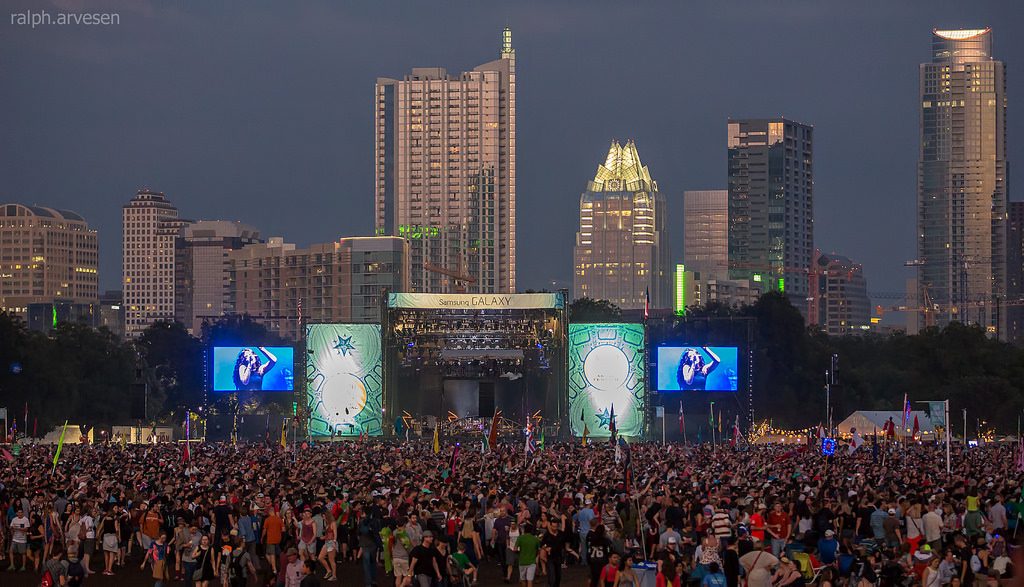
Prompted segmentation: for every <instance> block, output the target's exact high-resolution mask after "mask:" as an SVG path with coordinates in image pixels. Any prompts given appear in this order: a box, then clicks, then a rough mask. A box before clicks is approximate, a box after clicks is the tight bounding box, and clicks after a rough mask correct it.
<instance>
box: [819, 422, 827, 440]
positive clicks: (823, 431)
mask: <svg viewBox="0 0 1024 587" xmlns="http://www.w3.org/2000/svg"><path fill="white" fill-rule="evenodd" d="M822 438H825V427H824V426H822V425H821V422H818V440H821V439H822Z"/></svg>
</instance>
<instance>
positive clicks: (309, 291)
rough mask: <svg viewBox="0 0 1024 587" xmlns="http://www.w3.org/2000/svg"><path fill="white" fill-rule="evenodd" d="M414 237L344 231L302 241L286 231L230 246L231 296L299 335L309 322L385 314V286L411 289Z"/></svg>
mask: <svg viewBox="0 0 1024 587" xmlns="http://www.w3.org/2000/svg"><path fill="white" fill-rule="evenodd" d="M409 248H410V247H409V243H408V241H406V240H405V239H402V238H398V237H355V238H344V239H341V240H339V241H336V242H333V243H325V244H316V245H313V246H311V247H310V248H308V249H296V248H295V245H294V244H289V243H285V242H284V240H283V239H281V238H280V237H272V238H270V239H269V240H268V241H267V242H265V243H260V244H252V245H248V246H246V247H243V248H241V249H236V250H232V251H229V252H228V255H227V260H228V277H229V279H228V300H229V301H228V303H229V304H230V306H231V308H233V310H234V313H236V314H243V315H249V316H251V317H252V318H253V319H255V320H257V321H258V322H261V323H262V324H264V325H265V326H266V327H267V328H268V329H269V330H272V331H275V332H278V333H280V334H281V336H283V337H285V338H288V339H290V340H293V341H297V340H300V339H301V337H302V336H303V333H302V325H303V323H317V322H322V323H327V322H365V323H373V322H379V321H380V317H381V316H380V308H381V303H382V300H381V297H380V295H381V291H382V288H385V287H387V288H389V289H390V290H391V291H395V292H401V291H409V287H410V271H409V269H410V267H409V258H410V253H409Z"/></svg>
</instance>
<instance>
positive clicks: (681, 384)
mask: <svg viewBox="0 0 1024 587" xmlns="http://www.w3.org/2000/svg"><path fill="white" fill-rule="evenodd" d="M738 360H739V352H738V349H737V348H736V347H710V346H703V347H698V346H663V347H658V391H736V390H737V389H738V388H739V376H738V375H737V373H738V372H739V371H738V368H737V364H738Z"/></svg>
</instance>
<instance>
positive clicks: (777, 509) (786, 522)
mask: <svg viewBox="0 0 1024 587" xmlns="http://www.w3.org/2000/svg"><path fill="white" fill-rule="evenodd" d="M792 525H793V520H792V518H790V517H789V514H787V513H786V512H785V510H783V509H782V504H781V503H779V502H775V506H774V507H772V511H771V513H769V514H768V525H767V526H766V529H767V530H768V534H769V535H771V537H772V554H774V555H775V556H776V558H778V557H780V556H782V552H783V551H784V550H786V542H787V541H788V540H789V530H790V528H791V527H792Z"/></svg>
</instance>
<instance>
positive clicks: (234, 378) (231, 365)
mask: <svg viewBox="0 0 1024 587" xmlns="http://www.w3.org/2000/svg"><path fill="white" fill-rule="evenodd" d="M294 368H295V350H294V349H293V348H292V347H289V346H272V347H258V346H218V347H213V391H227V392H233V391H292V390H293V389H294V383H295V376H294V372H293V370H294Z"/></svg>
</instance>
